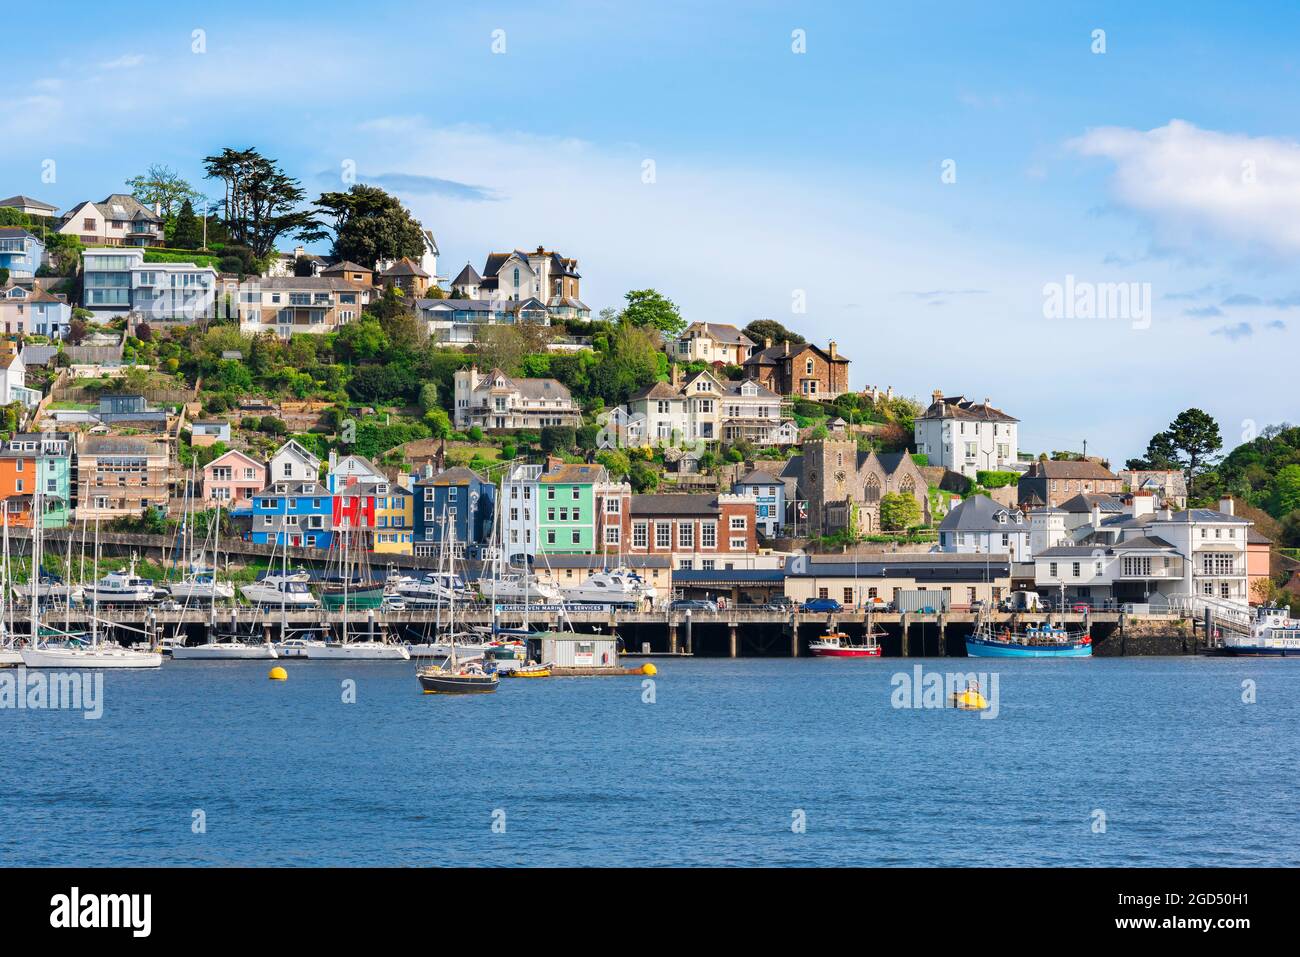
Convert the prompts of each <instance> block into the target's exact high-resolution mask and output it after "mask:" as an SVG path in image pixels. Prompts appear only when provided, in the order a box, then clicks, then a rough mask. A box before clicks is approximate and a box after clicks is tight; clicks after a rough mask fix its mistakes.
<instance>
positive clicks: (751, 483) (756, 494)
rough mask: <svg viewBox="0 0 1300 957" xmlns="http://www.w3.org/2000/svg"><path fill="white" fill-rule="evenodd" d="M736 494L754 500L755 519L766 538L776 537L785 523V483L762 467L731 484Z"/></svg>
mask: <svg viewBox="0 0 1300 957" xmlns="http://www.w3.org/2000/svg"><path fill="white" fill-rule="evenodd" d="M731 490H732V491H733V492H735V493H736V494H737V495H744V496H748V497H749V498H752V499H753V500H754V509H755V521H756V523H757V526H758V530H759V531H760V532H762V533H763V535H764V537H766V538H776V537H777V536H778V535H780V534H781V530H782V528H783V527H784V525H785V484H784V483H783V482H782V481H781V480H780V479H779V478H777V477H776V476H775V475H773V474H772V473H771V472H768V471H766V470H764V469H754V470H753V471H751V472H749V473H748V474H746V475H744V476H743V477H741V478H740V479H738V480H737V481H736V483H735V484H734V485H732V487H731Z"/></svg>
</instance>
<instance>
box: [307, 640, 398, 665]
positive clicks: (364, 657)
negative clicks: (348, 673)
mask: <svg viewBox="0 0 1300 957" xmlns="http://www.w3.org/2000/svg"><path fill="white" fill-rule="evenodd" d="M304 647H305V649H306V654H305V655H304V656H303V657H305V658H308V659H310V660H312V661H316V660H321V661H410V660H411V654H410V652H408V651H407V650H406V647H405V646H404V645H389V644H385V643H384V642H381V641H349V642H346V643H344V642H337V641H331V642H322V643H320V644H309V645H306V646H304Z"/></svg>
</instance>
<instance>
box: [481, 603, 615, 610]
mask: <svg viewBox="0 0 1300 957" xmlns="http://www.w3.org/2000/svg"><path fill="white" fill-rule="evenodd" d="M618 607H625V608H632V607H634V605H633V603H632V602H627V603H626V604H625V605H622V606H619V605H615V604H613V603H611V602H605V603H603V604H567V605H555V604H550V605H543V604H540V603H537V602H534V603H533V604H531V605H522V604H519V605H497V606H496V610H497V611H498V612H530V611H537V612H561V611H567V612H575V611H576V612H604V611H609V610H610V609H611V608H618Z"/></svg>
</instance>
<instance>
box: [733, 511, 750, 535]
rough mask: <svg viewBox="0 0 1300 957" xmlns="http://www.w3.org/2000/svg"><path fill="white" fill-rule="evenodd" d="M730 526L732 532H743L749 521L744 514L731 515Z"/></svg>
mask: <svg viewBox="0 0 1300 957" xmlns="http://www.w3.org/2000/svg"><path fill="white" fill-rule="evenodd" d="M730 528H731V530H732V531H733V532H743V531H745V530H746V529H747V528H749V521H748V520H747V519H746V518H745V516H744V515H733V516H731V525H730Z"/></svg>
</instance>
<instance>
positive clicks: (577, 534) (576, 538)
mask: <svg viewBox="0 0 1300 957" xmlns="http://www.w3.org/2000/svg"><path fill="white" fill-rule="evenodd" d="M581 541H582V533H581V532H579V531H577V530H575V531H574V533H573V544H575V545H577V544H579V543H581Z"/></svg>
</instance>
